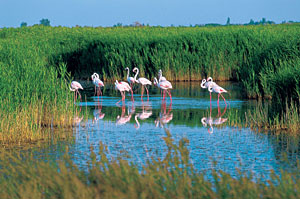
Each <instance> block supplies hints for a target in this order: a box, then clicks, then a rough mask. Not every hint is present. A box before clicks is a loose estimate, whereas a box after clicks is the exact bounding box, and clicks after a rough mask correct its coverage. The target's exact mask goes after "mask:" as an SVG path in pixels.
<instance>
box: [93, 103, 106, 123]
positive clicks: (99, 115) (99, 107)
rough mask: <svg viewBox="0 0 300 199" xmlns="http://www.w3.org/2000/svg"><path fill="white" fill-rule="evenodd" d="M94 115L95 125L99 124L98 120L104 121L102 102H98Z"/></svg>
mask: <svg viewBox="0 0 300 199" xmlns="http://www.w3.org/2000/svg"><path fill="white" fill-rule="evenodd" d="M93 115H94V118H93V123H95V122H96V123H97V122H98V120H102V119H103V118H104V116H105V113H102V100H101V101H100V100H99V101H98V103H97V105H95V109H94V111H93Z"/></svg>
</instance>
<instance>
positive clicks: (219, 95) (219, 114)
mask: <svg viewBox="0 0 300 199" xmlns="http://www.w3.org/2000/svg"><path fill="white" fill-rule="evenodd" d="M219 98H220V93H219V95H218V115H220V105H219Z"/></svg>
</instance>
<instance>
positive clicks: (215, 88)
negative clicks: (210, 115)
mask: <svg viewBox="0 0 300 199" xmlns="http://www.w3.org/2000/svg"><path fill="white" fill-rule="evenodd" d="M208 91H209V92H210V93H212V92H214V93H218V107H219V98H220V95H221V97H222V98H223V99H224V102H225V108H226V107H227V103H226V100H225V98H224V97H223V95H222V93H227V91H226V90H225V89H224V88H222V87H221V86H219V85H217V84H215V85H214V86H212V85H209V87H208Z"/></svg>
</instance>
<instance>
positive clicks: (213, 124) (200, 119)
mask: <svg viewBox="0 0 300 199" xmlns="http://www.w3.org/2000/svg"><path fill="white" fill-rule="evenodd" d="M89 84H90V83H87V84H86V85H89ZM90 85H91V84H90ZM220 85H221V86H223V87H224V88H225V89H226V90H228V92H229V94H224V97H225V98H226V100H227V104H228V105H227V107H226V106H225V103H224V101H223V99H222V98H220V104H219V108H218V105H217V95H216V94H213V95H212V102H211V106H210V96H209V93H208V91H207V90H205V89H201V87H200V82H190V83H183V82H182V83H176V84H175V83H173V87H174V89H173V91H172V104H171V103H170V100H169V98H167V100H166V101H165V102H164V101H162V99H161V94H160V91H159V90H158V89H157V88H155V87H152V88H150V90H149V92H150V97H149V101H148V100H147V97H146V96H145V97H144V98H143V99H144V100H143V101H141V98H140V94H139V93H140V89H139V88H135V93H136V94H135V95H134V99H135V101H134V102H132V101H131V100H130V98H131V97H130V95H129V94H128V95H126V100H125V103H122V102H120V103H118V104H116V102H118V101H119V100H120V99H121V95H120V93H118V92H116V91H115V90H114V89H113V86H112V85H109V84H107V85H106V87H105V89H104V90H103V93H104V96H103V97H95V96H93V87H90V88H87V89H85V92H84V93H82V95H83V99H85V100H84V102H81V103H79V104H78V106H80V107H81V108H80V109H79V112H78V113H77V115H75V116H74V123H75V125H76V128H74V139H72V140H71V141H58V142H56V143H55V144H48V145H47V146H45V147H36V148H34V147H33V148H31V149H30V150H23V151H22V152H21V153H23V154H24V155H25V154H26V153H28V152H33V153H34V154H35V156H36V157H37V158H41V159H43V157H46V156H47V158H48V159H53V160H56V159H61V158H62V156H63V154H64V153H66V152H67V153H69V154H70V155H71V157H72V159H73V160H74V162H75V163H76V164H77V165H78V166H79V167H80V168H83V169H86V168H87V167H86V166H87V165H86V164H87V163H86V162H87V160H89V154H90V152H91V147H93V148H94V151H95V152H96V154H97V152H98V149H99V143H100V142H102V143H104V144H105V145H106V146H108V149H109V153H110V154H109V156H110V157H117V156H119V155H121V154H122V153H123V152H124V151H126V155H129V156H130V157H127V156H126V158H127V159H129V160H130V161H132V162H134V163H136V164H138V165H140V166H141V165H143V164H145V162H146V160H147V158H149V157H151V156H154V157H164V155H165V154H166V150H167V147H166V144H165V143H164V140H163V137H166V132H165V129H168V130H169V131H170V133H171V134H172V136H173V138H174V140H175V141H176V142H177V143H178V141H179V140H180V139H181V138H187V139H188V140H189V145H188V148H189V150H190V157H191V160H192V162H193V164H194V165H195V167H196V168H197V169H198V170H199V171H210V170H211V169H212V168H214V169H217V170H218V169H222V170H223V171H225V172H228V173H230V174H231V175H233V176H234V175H236V174H237V172H236V168H240V170H242V171H252V172H253V173H254V174H255V176H260V175H264V176H266V177H267V176H268V175H269V174H270V172H271V170H274V171H275V173H278V174H279V172H280V168H284V169H288V170H291V169H293V168H295V164H296V160H297V159H298V158H299V155H300V153H299V139H295V138H293V139H290V138H289V137H287V136H284V135H273V134H271V133H262V132H255V131H252V130H251V129H249V128H242V127H239V128H238V127H232V126H231V125H230V124H231V123H232V122H234V121H235V120H237V118H238V119H239V121H245V118H246V112H247V110H248V109H252V108H253V107H255V106H256V101H253V100H245V98H244V96H243V94H242V93H241V90H240V87H239V85H237V84H232V83H228V82H227V83H220ZM210 107H211V108H210ZM232 113H237V117H236V116H235V117H233V116H232V115H233V114H232ZM66 146H67V148H68V150H66ZM283 153H286V154H287V159H288V160H289V164H287V163H286V162H285V161H283V160H282V158H283V157H285V156H283ZM98 158H99V157H98ZM214 161H217V164H214ZM208 173H209V172H208Z"/></svg>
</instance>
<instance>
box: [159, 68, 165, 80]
mask: <svg viewBox="0 0 300 199" xmlns="http://www.w3.org/2000/svg"><path fill="white" fill-rule="evenodd" d="M166 80H167V79H166V78H165V77H164V76H162V70H161V69H159V71H158V82H160V81H166Z"/></svg>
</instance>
